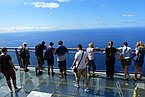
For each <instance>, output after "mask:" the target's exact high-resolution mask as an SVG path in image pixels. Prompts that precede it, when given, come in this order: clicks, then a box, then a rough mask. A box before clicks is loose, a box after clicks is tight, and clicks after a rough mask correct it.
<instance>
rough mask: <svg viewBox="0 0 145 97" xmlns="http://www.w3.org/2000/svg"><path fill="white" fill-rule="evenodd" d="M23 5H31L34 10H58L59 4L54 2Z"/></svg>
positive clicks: (25, 3) (26, 3)
mask: <svg viewBox="0 0 145 97" xmlns="http://www.w3.org/2000/svg"><path fill="white" fill-rule="evenodd" d="M24 5H33V6H34V7H36V8H49V9H53V8H59V4H58V3H55V2H32V3H30V2H24Z"/></svg>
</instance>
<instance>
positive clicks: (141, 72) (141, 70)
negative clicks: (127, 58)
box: [139, 66, 143, 80]
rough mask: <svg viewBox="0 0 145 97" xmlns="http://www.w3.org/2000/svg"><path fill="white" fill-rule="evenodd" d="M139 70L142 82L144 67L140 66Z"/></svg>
mask: <svg viewBox="0 0 145 97" xmlns="http://www.w3.org/2000/svg"><path fill="white" fill-rule="evenodd" d="M139 69H140V80H142V75H143V69H142V66H140V67H139Z"/></svg>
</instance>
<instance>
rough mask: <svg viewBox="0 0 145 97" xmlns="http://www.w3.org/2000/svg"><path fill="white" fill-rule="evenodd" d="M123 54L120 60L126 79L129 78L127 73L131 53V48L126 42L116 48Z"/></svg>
mask: <svg viewBox="0 0 145 97" xmlns="http://www.w3.org/2000/svg"><path fill="white" fill-rule="evenodd" d="M118 49H119V50H120V51H121V52H122V55H123V59H122V61H121V64H122V68H123V70H124V79H125V80H128V79H129V78H130V76H129V73H128V67H129V66H130V65H131V54H132V50H131V48H130V47H128V43H127V42H124V43H123V47H120V48H118Z"/></svg>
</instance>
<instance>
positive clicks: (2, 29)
mask: <svg viewBox="0 0 145 97" xmlns="http://www.w3.org/2000/svg"><path fill="white" fill-rule="evenodd" d="M52 29H53V27H48V26H43V27H42V26H41V27H40V26H17V27H0V33H2V32H10V33H13V32H30V31H49V30H52Z"/></svg>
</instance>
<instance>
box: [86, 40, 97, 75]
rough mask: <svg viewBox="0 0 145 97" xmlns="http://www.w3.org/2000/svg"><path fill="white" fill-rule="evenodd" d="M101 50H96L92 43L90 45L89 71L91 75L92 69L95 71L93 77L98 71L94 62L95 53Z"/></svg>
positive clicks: (88, 51) (88, 49)
mask: <svg viewBox="0 0 145 97" xmlns="http://www.w3.org/2000/svg"><path fill="white" fill-rule="evenodd" d="M95 50H99V48H94V44H93V43H92V42H91V43H89V47H88V48H87V53H88V58H89V68H88V71H89V73H90V67H92V69H93V75H94V74H95V73H94V72H95V71H96V65H95V62H94V51H95Z"/></svg>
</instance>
